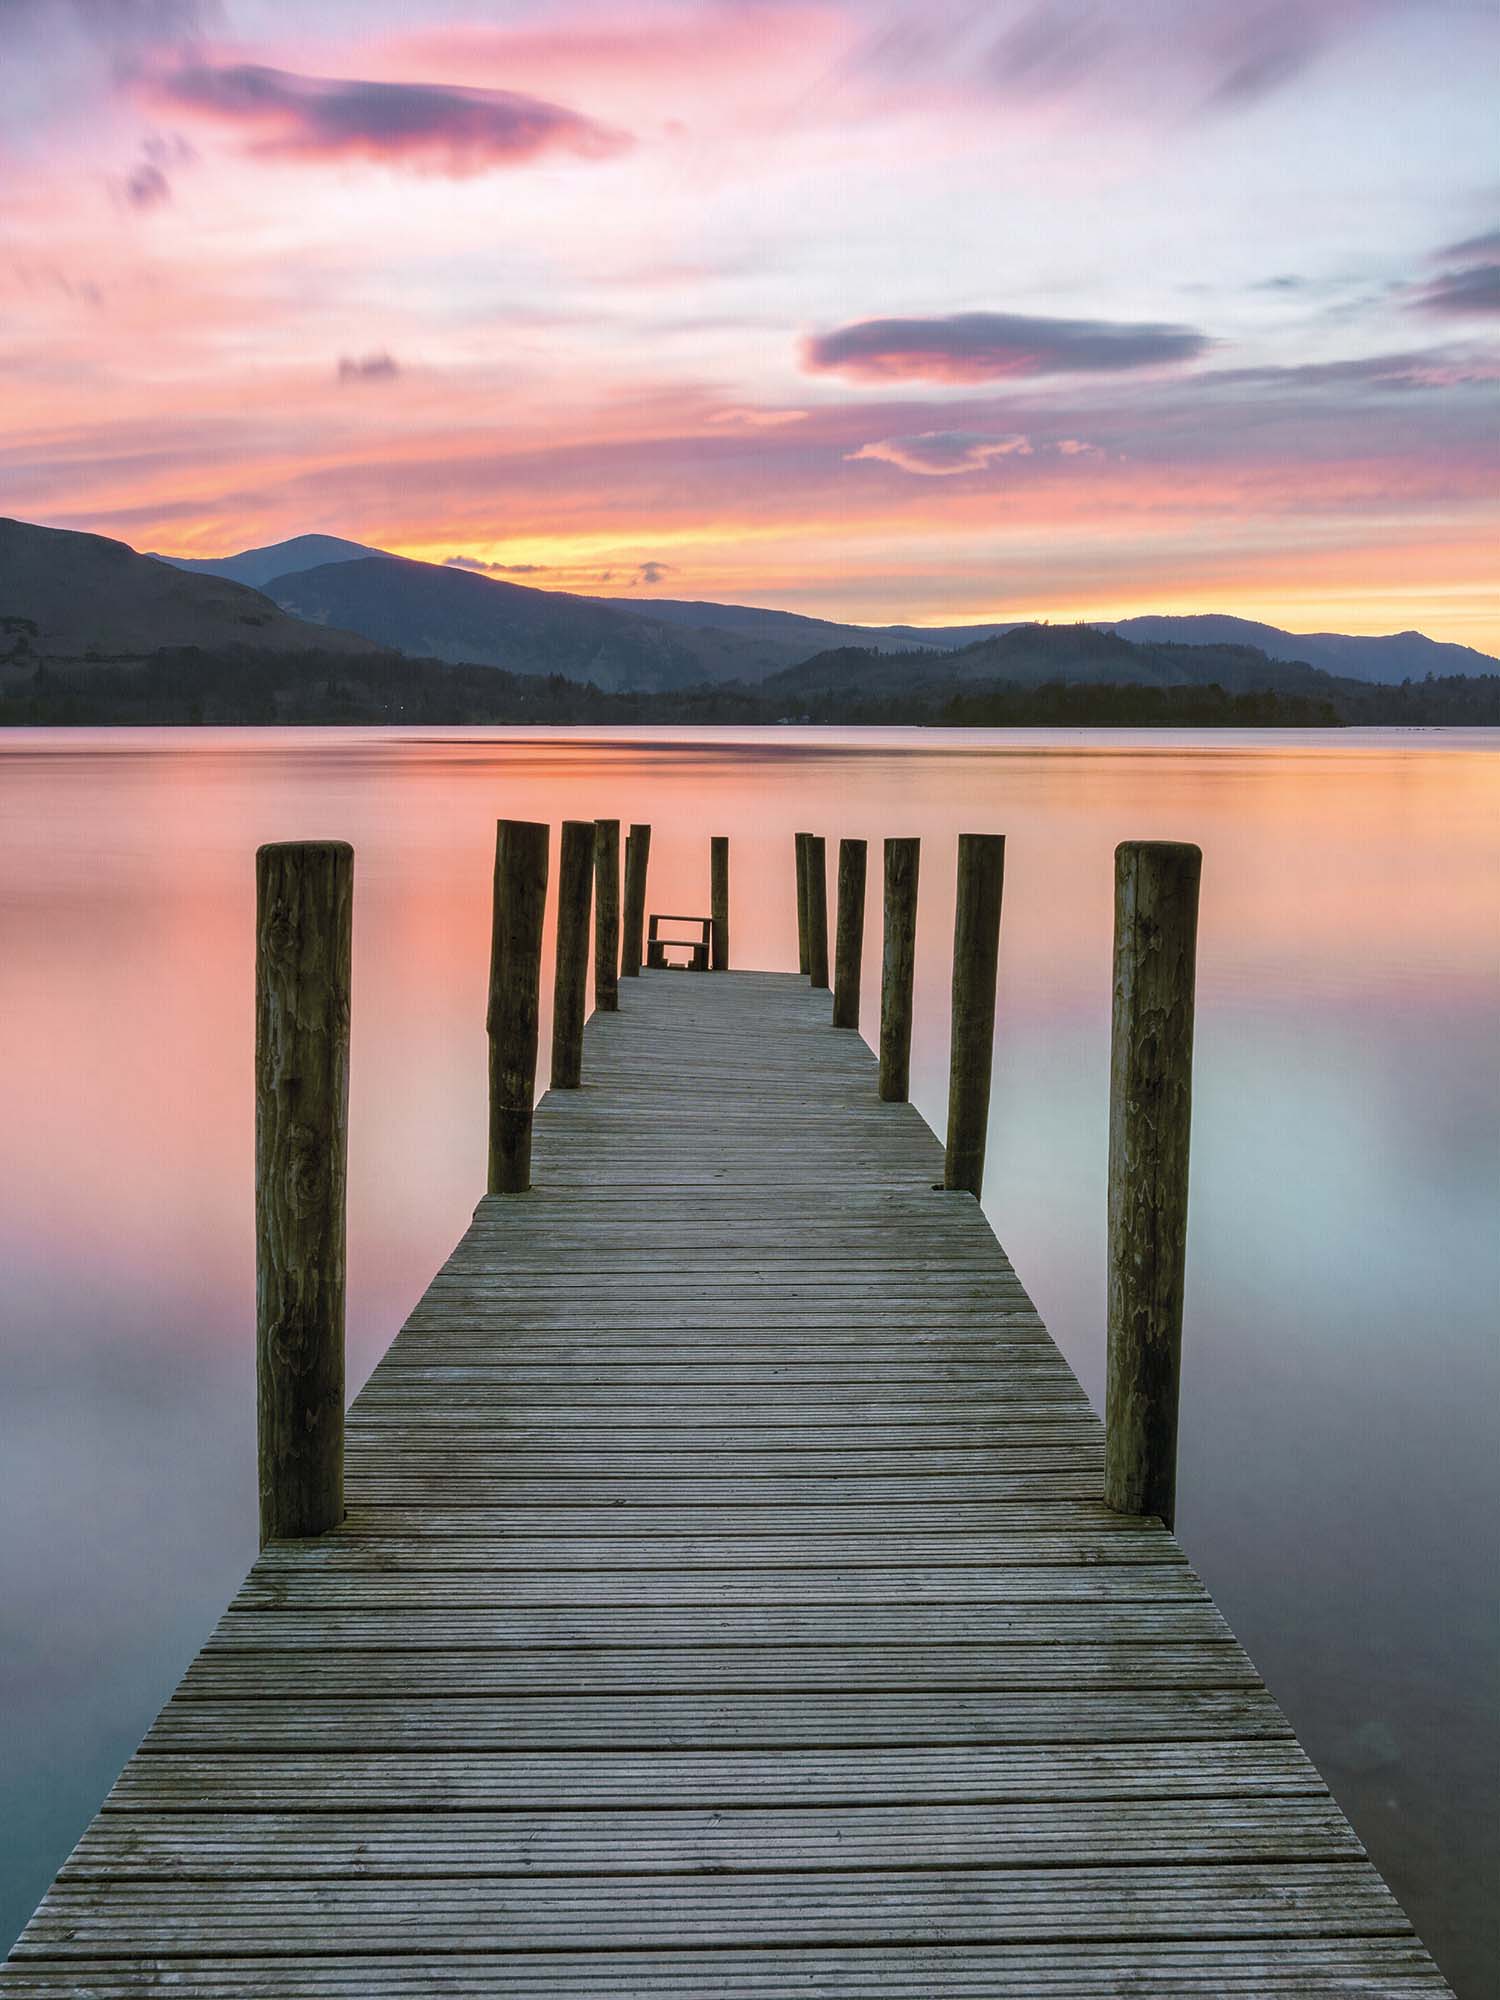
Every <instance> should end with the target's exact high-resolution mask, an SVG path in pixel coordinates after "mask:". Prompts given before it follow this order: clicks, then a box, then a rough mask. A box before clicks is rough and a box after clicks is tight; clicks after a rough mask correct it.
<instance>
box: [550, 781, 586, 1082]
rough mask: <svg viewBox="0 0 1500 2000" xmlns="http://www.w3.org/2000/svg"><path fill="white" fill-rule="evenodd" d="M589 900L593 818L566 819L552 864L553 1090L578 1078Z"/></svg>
mask: <svg viewBox="0 0 1500 2000" xmlns="http://www.w3.org/2000/svg"><path fill="white" fill-rule="evenodd" d="M593 900H594V822H593V821H592V820H591V819H565V820H564V821H563V829H562V851H561V853H560V855H559V857H558V864H557V960H556V965H555V968H554V972H553V980H552V1088H553V1089H554V1090H577V1088H578V1086H579V1085H580V1084H581V1083H582V1081H583V1021H584V1011H585V1000H586V996H587V991H588V972H589V910H590V907H591V905H592V903H593Z"/></svg>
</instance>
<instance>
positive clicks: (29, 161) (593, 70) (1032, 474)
mask: <svg viewBox="0 0 1500 2000" xmlns="http://www.w3.org/2000/svg"><path fill="white" fill-rule="evenodd" d="M1497 84H1500V9H1497V7H1496V6H1495V5H1494V4H1493V0H909V4H908V3H907V0H556V4H552V0H547V4H543V0H502V3H501V4H494V5H489V6H478V5H473V6H470V7H469V8H467V9H465V8H463V7H462V6H460V5H458V4H455V0H400V4H397V0H299V3H298V4H291V0H222V4H214V0H201V4H195V0H0V273H3V288H0V513H7V514H15V515H19V516H22V517H23V518H26V519H31V520H38V521H43V522H46V523H49V524H51V525H53V526H56V527H65V528H85V529H91V530H96V531H98V532H101V533H105V534H111V535H117V536H119V537H121V538H122V539H124V540H126V541H129V542H131V543H132V544H133V545H134V546H136V547H137V548H143V549H160V550H167V551H170V552H173V553H184V554H196V555H209V554H217V553H221V552H224V551H227V550H230V549H238V548H241V547H245V546H248V545H252V544H257V543H262V542H267V541H274V540H277V539H280V538H282V537H284V536H288V535H293V534H298V533H304V532H311V531H321V532H326V533H333V534H342V535H349V536H353V537H354V538H356V539H358V540H361V541H369V542H373V543H376V544H379V545H380V546H382V547H385V548H390V549H393V550H396V551H398V552H400V553H403V554H407V555H412V556H420V557H422V558H424V559H427V560H430V561H437V562H441V561H445V560H450V559H454V558H458V559H461V560H463V561H465V562H467V563H470V564H474V565H482V566H486V567H489V566H493V567H494V570H495V573H496V574H500V575H504V576H507V577H509V578H511V579H512V580H514V581H519V582H531V583H536V584H541V585H549V586H558V587H563V588H569V589H582V590H603V591H610V592H618V593H622V594H623V593H625V592H626V591H630V592H632V593H638V594H640V595H641V596H643V597H649V596H651V595H659V596H673V597H713V598H719V599H726V598H730V599H735V600H738V601H742V602H746V601H747V602H755V603H763V604H775V605H781V606H785V607H787V608H789V609H796V610H804V611H810V612H817V613H821V614H825V615H831V616H839V617H846V618H853V619H863V620H872V621H873V620H889V619H896V618H907V619H911V620H914V621H917V622H924V621H925V622H951V621H954V620H958V619H970V618H990V617H996V618H998V617H1005V616H1019V617H1030V616H1050V617H1055V618H1067V617H1079V616H1093V617H1105V616H1110V615H1121V616H1123V615H1127V614H1130V613H1132V612H1137V611H1147V610H1155V611H1191V610H1209V609H1215V610H1225V611H1235V612H1239V613H1242V614H1244V615H1247V616H1251V617H1261V618H1267V619H1270V620H1272V621H1273V622H1275V623H1278V624H1283V625H1288V626H1291V627H1293V628H1294V629H1303V630H1308V629H1318V628H1325V629H1341V630H1346V631H1388V630H1395V629H1399V628H1403V627H1407V626H1417V627H1420V628H1421V629H1422V630H1424V631H1427V632H1429V633H1431V634H1432V635H1433V636H1434V637H1438V638H1448V639H1458V640H1463V641H1466V642H1467V643H1469V644H1473V645H1478V646H1482V647H1484V648H1485V649H1486V650H1488V651H1494V652H1500V593H1497V588H1496V586H1497V580H1500V579H1497V568H1500V564H1497V554H1496V551H1497V548H1500V479H1497V470H1500V466H1497V461H1500V451H1497V440H1500V423H1497V404H1500V339H1497V337H1496V334H1497V326H1500V321H1497V314H1500V145H1497V137H1496V129H1497V128H1496V120H1495V116H1494V108H1495V103H1496V97H1497Z"/></svg>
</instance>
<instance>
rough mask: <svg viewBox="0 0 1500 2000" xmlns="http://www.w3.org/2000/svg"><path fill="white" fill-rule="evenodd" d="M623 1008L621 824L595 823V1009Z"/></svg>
mask: <svg viewBox="0 0 1500 2000" xmlns="http://www.w3.org/2000/svg"><path fill="white" fill-rule="evenodd" d="M619 1005H620V822H619V821H618V820H617V819H596V820H595V821H594V1006H595V1007H596V1008H597V1009H598V1011H599V1012H600V1013H601V1014H613V1013H616V1012H617V1011H618V1009H619Z"/></svg>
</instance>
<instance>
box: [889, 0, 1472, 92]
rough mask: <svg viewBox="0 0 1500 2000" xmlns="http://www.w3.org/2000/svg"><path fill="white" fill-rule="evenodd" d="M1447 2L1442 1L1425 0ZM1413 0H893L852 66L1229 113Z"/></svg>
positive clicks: (910, 84) (914, 78) (911, 77)
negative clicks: (1131, 0) (1136, 2)
mask: <svg viewBox="0 0 1500 2000" xmlns="http://www.w3.org/2000/svg"><path fill="white" fill-rule="evenodd" d="M1427 4H1428V5H1434V6H1436V5H1442V4H1443V0H1427ZM1416 5H1417V0H1151V5H1150V6H1149V7H1147V6H1140V7H1134V8H1132V7H1122V6H1120V5H1119V4H1118V0H988V4H984V5H979V6H976V5H974V4H973V0H921V4H920V5H912V4H908V5H902V6H897V7H894V8H892V9H890V10H888V11H887V12H886V13H885V14H884V15H883V16H882V19H881V24H880V26H879V27H878V28H877V29H875V30H873V31H870V32H868V33H867V34H866V36H865V37H864V39H863V41H862V43H861V44H860V45H859V47H858V48H857V50H856V52H855V54H854V56H853V58H852V61H851V69H852V70H853V72H854V73H856V74H860V73H863V74H872V75H875V76H877V77H884V78H886V79H888V80H890V81H892V82H896V81H899V82H900V83H901V84H902V85H903V86H904V87H905V88H907V89H915V88H920V87H922V86H923V85H924V84H926V85H931V84H934V83H944V84H946V85H948V86H949V87H950V88H954V87H956V88H958V89H960V90H965V91H968V92H987V93H989V94H990V95H992V96H994V95H998V96H1001V97H1004V98H1006V99H1008V100H1011V101H1015V102H1019V103H1023V104H1025V105H1026V106H1027V107H1028V108H1030V107H1033V106H1035V105H1036V104H1037V103H1038V102H1046V101H1055V100H1058V99H1062V98H1067V97H1072V96H1079V95H1088V96H1091V97H1093V98H1099V99H1105V100H1107V103H1108V108H1109V110H1110V111H1111V112H1112V113H1113V114H1114V115H1116V116H1118V115H1120V114H1121V113H1122V112H1123V113H1125V114H1126V115H1128V114H1129V113H1130V112H1131V110H1132V109H1134V110H1139V109H1141V108H1143V107H1144V106H1148V105H1149V106H1153V107H1157V108H1160V109H1164V110H1167V111H1169V112H1172V113H1175V114H1176V115H1178V116H1181V115H1182V114H1183V113H1190V114H1191V113H1197V114H1200V115H1201V114H1203V113H1213V112H1226V111H1231V110H1234V109H1237V108H1239V107H1240V106H1243V105H1248V104H1252V103H1255V102H1258V101H1259V100H1260V99H1262V98H1265V97H1269V96H1271V95H1272V94H1273V93H1274V92H1276V91H1278V90H1281V89H1283V88H1284V87H1285V86H1286V85H1288V84H1290V83H1291V82H1292V81H1293V80H1294V79H1295V78H1297V77H1299V76H1300V75H1301V74H1302V73H1303V72H1304V71H1305V70H1307V69H1309V68H1310V67H1311V66H1312V65H1313V63H1314V62H1316V61H1317V60H1318V58H1319V57H1321V56H1323V55H1325V54H1326V53H1328V52H1329V51H1331V50H1333V49H1334V48H1336V47H1337V46H1338V45H1340V44H1341V43H1346V42H1349V41H1351V40H1353V39H1354V37H1355V36H1356V35H1358V34H1359V33H1360V32H1361V31H1362V30H1364V29H1366V28H1368V27H1369V26H1371V25H1372V24H1373V23H1374V22H1376V21H1378V20H1379V19H1380V18H1381V17H1382V16H1383V15H1388V14H1397V13H1401V12H1403V11H1405V12H1413V11H1415V10H1416Z"/></svg>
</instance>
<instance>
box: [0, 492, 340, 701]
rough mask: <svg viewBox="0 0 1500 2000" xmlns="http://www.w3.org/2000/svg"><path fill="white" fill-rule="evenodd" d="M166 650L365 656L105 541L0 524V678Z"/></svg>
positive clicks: (257, 601)
mask: <svg viewBox="0 0 1500 2000" xmlns="http://www.w3.org/2000/svg"><path fill="white" fill-rule="evenodd" d="M164 646H197V647H202V648H208V649H214V650H218V651H230V652H233V651H241V652H245V651H249V652H256V653H286V652H299V653H301V652H308V651H313V652H318V653H322V654H325V655H328V656H330V657H332V656H336V655H342V654H347V653H351V652H365V653H367V652H369V651H370V642H369V640H368V639H364V638H356V637H355V636H354V635H353V634H352V633H349V632H344V631H340V630H337V629H335V628H329V629H327V630H325V631H321V632H320V631H317V630H314V629H310V628H309V627H308V626H306V625H303V624H301V623H300V622H299V620H297V619H296V618H292V617H289V616H288V615H287V613H286V612H285V611H283V610H282V608H281V606H280V605H278V604H273V603H272V601H271V600H270V598H269V597H263V596H262V595H261V594H260V592H259V591H257V590H249V589H247V588H246V587H245V586H244V585H243V584H240V583H231V582H228V581H226V579H224V578H223V577H218V576H194V575H189V574H184V573H183V572H182V571H180V570H177V569H173V568H169V567H168V566H167V565H166V564H165V563H159V562H155V561H153V560H152V558H151V557H150V556H142V555H137V554H136V552H135V550H134V549H132V548H128V547H127V546H126V545H125V543H124V542H115V541H110V540H109V539H108V538H107V537H106V536H104V535H80V534H75V533H73V532H72V531H71V530H68V529H64V528H39V527H36V526H34V525H33V524H32V523H31V522H29V521H10V520H0V673H4V674H14V673H16V672H20V671H30V670H31V669H32V668H33V667H34V666H35V665H36V663H37V662H38V661H41V660H53V661H61V660H92V661H97V662H109V661H125V660H141V659H144V658H146V657H148V656H149V655H151V654H153V653H156V652H158V651H160V650H161V648H163V647H164Z"/></svg>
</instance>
